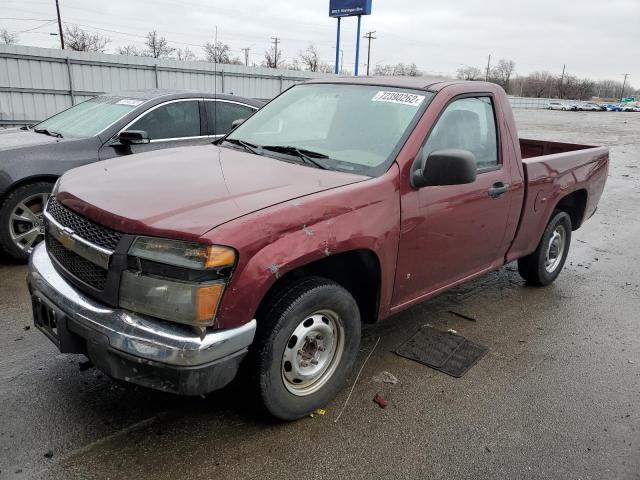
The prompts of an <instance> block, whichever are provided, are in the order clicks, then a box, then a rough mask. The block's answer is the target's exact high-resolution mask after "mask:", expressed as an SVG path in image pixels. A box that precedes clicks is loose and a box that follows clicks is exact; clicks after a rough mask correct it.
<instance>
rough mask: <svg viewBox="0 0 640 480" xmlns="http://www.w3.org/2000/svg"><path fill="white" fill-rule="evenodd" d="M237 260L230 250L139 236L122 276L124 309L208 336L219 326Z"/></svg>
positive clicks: (122, 302) (121, 287)
mask: <svg viewBox="0 0 640 480" xmlns="http://www.w3.org/2000/svg"><path fill="white" fill-rule="evenodd" d="M236 259H237V255H236V252H235V250H233V249H232V248H229V247H224V246H220V245H202V244H199V243H193V242H184V241H179V240H169V239H161V238H154V237H138V238H136V240H135V241H134V242H133V244H132V245H131V247H130V249H129V268H128V269H127V270H125V271H124V272H123V273H122V277H121V281H120V298H119V305H120V306H121V307H122V308H126V309H128V310H132V311H134V312H138V313H142V314H145V315H150V316H153V317H156V318H161V319H164V320H169V321H172V322H177V323H183V324H186V325H191V326H194V327H196V328H197V329H198V330H200V332H203V331H204V329H205V328H206V327H207V326H210V325H212V324H213V323H214V322H215V317H216V313H217V311H218V306H219V304H220V300H221V299H222V294H223V293H224V289H225V287H226V284H227V281H228V280H229V277H230V275H231V272H232V271H233V267H234V266H235V264H236Z"/></svg>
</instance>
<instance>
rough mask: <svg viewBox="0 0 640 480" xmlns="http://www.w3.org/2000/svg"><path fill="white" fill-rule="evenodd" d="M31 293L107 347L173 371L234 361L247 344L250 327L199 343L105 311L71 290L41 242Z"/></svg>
mask: <svg viewBox="0 0 640 480" xmlns="http://www.w3.org/2000/svg"><path fill="white" fill-rule="evenodd" d="M27 282H28V283H29V285H30V288H31V290H32V293H37V294H39V295H42V296H44V297H45V298H46V299H48V300H49V301H51V302H52V303H53V304H54V305H56V306H57V307H58V308H59V309H60V310H62V311H63V312H64V313H65V314H66V315H67V316H68V317H69V318H70V319H72V321H74V322H77V323H79V324H80V325H81V326H82V327H85V328H86V329H90V330H93V331H97V332H99V333H100V334H102V335H104V336H105V337H106V338H107V339H108V342H109V346H110V347H111V348H112V349H114V350H117V351H120V352H123V353H125V354H128V355H130V356H132V357H135V358H138V359H143V360H149V361H151V362H158V363H161V364H167V365H169V366H173V367H194V366H199V365H204V364H210V363H213V362H216V361H219V360H223V359H224V358H225V357H231V356H234V355H236V354H238V353H240V352H243V351H246V349H247V348H248V347H249V345H251V343H252V342H253V337H254V335H255V331H256V321H255V320H251V321H250V322H248V323H246V324H244V325H242V326H240V327H237V328H232V329H228V330H219V331H214V332H211V333H207V334H206V335H205V336H204V338H200V337H199V336H198V335H196V334H195V333H192V332H190V331H188V330H186V329H185V327H184V326H180V325H173V324H171V323H169V322H164V321H159V320H155V319H153V318H151V317H147V316H145V315H139V314H136V313H133V312H130V311H127V310H122V309H118V308H111V307H106V306H104V305H102V304H100V303H98V302H96V301H95V300H93V299H92V298H90V297H88V296H86V295H84V294H83V293H81V292H79V291H78V290H76V289H75V288H74V287H72V286H71V285H70V284H69V283H68V282H67V281H66V280H65V279H64V278H63V277H62V276H60V274H59V273H58V272H57V271H56V270H55V268H54V267H53V264H52V263H51V260H50V258H49V255H48V254H47V251H46V247H45V244H44V242H42V243H40V244H39V245H38V246H37V247H36V248H35V249H34V251H33V253H32V255H31V258H30V259H29V273H28V276H27Z"/></svg>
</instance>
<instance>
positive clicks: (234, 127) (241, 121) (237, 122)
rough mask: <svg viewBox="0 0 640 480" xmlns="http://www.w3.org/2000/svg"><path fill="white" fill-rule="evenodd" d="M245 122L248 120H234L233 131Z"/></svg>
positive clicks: (232, 123)
mask: <svg viewBox="0 0 640 480" xmlns="http://www.w3.org/2000/svg"><path fill="white" fill-rule="evenodd" d="M245 120H246V118H239V119H237V120H234V121H233V122H231V131H233V130H235V129H236V128H238V127H239V126H240V125H242V124H243V123H244V121H245Z"/></svg>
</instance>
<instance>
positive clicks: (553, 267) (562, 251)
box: [518, 210, 571, 286]
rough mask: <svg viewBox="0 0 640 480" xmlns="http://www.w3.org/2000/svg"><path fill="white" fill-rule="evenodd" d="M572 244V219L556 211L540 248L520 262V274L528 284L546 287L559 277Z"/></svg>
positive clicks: (543, 235) (539, 245) (541, 240)
mask: <svg viewBox="0 0 640 480" xmlns="http://www.w3.org/2000/svg"><path fill="white" fill-rule="evenodd" d="M570 243H571V218H570V217H569V215H567V214H566V213H565V212H561V211H559V210H556V211H555V212H554V214H553V217H552V218H551V220H549V223H548V224H547V228H545V230H544V233H543V234H542V238H541V239H540V243H539V244H538V248H536V250H535V251H534V252H533V253H532V254H531V255H527V256H526V257H523V258H521V259H519V260H518V272H519V273H520V276H521V277H522V278H524V279H525V280H526V281H527V282H528V283H530V284H532V285H538V286H546V285H549V284H550V283H551V282H553V281H554V280H555V279H556V278H558V275H560V271H561V270H562V267H564V262H565V261H566V259H567V254H568V253H569V244H570Z"/></svg>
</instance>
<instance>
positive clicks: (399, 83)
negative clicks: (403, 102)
mask: <svg viewBox="0 0 640 480" xmlns="http://www.w3.org/2000/svg"><path fill="white" fill-rule="evenodd" d="M305 83H341V84H350V85H375V86H381V87H395V88H412V89H414V90H430V91H439V90H441V89H443V88H444V87H447V86H449V85H454V84H460V83H470V81H468V80H455V79H452V78H446V77H433V76H431V77H429V76H424V77H404V76H390V77H382V76H380V77H333V78H318V79H313V80H309V81H307V82H305ZM473 83H474V84H478V85H479V86H483V85H485V84H486V82H476V81H474V82H473Z"/></svg>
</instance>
